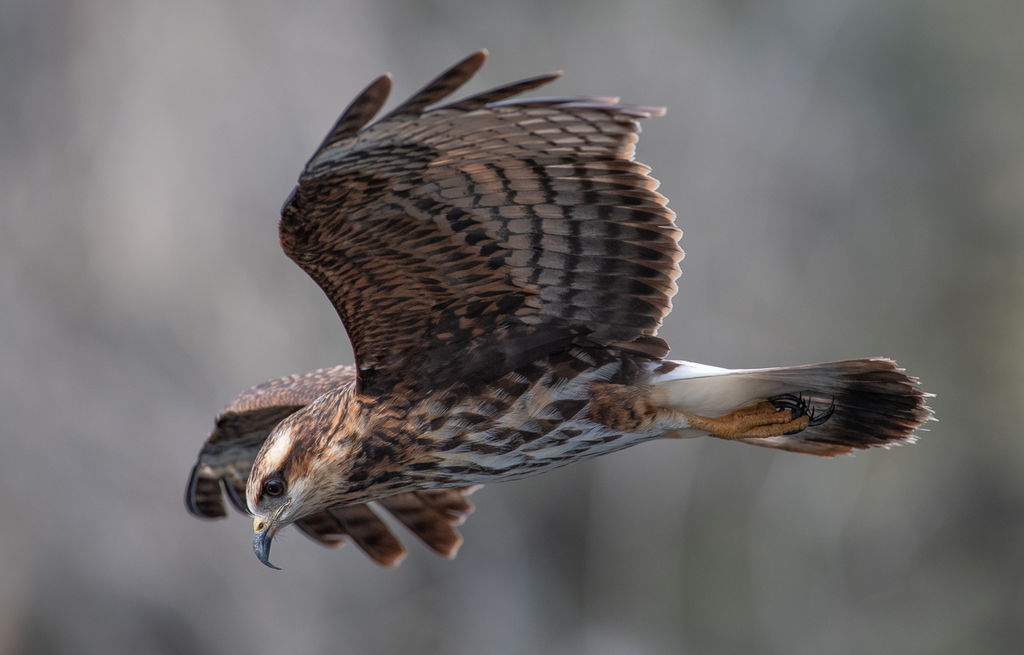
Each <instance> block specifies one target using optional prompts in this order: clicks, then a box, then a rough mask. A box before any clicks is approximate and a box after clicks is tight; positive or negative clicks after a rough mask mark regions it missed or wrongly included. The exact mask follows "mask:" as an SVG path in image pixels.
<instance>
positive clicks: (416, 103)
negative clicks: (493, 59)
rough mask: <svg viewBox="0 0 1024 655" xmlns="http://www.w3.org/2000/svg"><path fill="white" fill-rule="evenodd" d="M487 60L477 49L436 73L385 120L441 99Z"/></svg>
mask: <svg viewBox="0 0 1024 655" xmlns="http://www.w3.org/2000/svg"><path fill="white" fill-rule="evenodd" d="M486 60H487V51H486V50H478V51H476V52H474V53H473V54H471V55H470V56H468V57H466V58H465V59H463V60H462V61H460V62H459V63H457V64H455V65H454V66H452V67H451V68H449V69H448V70H446V71H445V72H443V73H441V74H440V75H438V76H437V77H436V78H434V80H433V81H431V82H430V83H429V84H427V85H426V86H425V87H423V88H422V89H420V90H419V91H417V92H416V93H415V94H413V96H412V97H411V98H409V99H408V100H406V101H405V102H403V103H402V104H400V105H399V106H398V107H396V108H395V109H394V110H392V111H391V112H390V113H389V114H388V115H387V116H385V120H386V119H388V118H393V117H395V116H404V115H409V114H413V115H414V114H419V113H421V112H422V111H423V110H424V109H426V108H427V107H429V106H430V105H432V104H434V103H436V102H439V101H440V100H443V99H444V98H446V97H448V96H449V95H451V94H452V93H454V92H455V91H456V90H457V89H458V88H459V87H461V86H462V85H463V84H465V83H466V82H468V81H469V79H470V78H472V77H473V76H474V75H475V74H476V72H477V71H478V70H480V67H481V66H483V65H484V61H486Z"/></svg>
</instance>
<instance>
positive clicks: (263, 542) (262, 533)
mask: <svg viewBox="0 0 1024 655" xmlns="http://www.w3.org/2000/svg"><path fill="white" fill-rule="evenodd" d="M252 530H253V532H252V552H254V553H256V557H257V558H258V559H259V560H260V561H261V562H263V563H264V564H266V565H267V566H269V567H270V568H272V569H275V570H277V571H280V570H281V567H279V566H274V565H273V564H271V563H270V542H271V540H273V538H274V530H272V529H271V527H270V525H268V524H267V522H266V521H264V520H263V519H261V518H259V517H257V518H255V519H253V522H252Z"/></svg>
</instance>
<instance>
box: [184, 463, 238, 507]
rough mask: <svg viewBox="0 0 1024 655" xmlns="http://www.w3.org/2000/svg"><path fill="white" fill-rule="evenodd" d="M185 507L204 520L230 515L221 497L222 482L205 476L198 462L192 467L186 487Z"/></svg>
mask: <svg viewBox="0 0 1024 655" xmlns="http://www.w3.org/2000/svg"><path fill="white" fill-rule="evenodd" d="M185 507H186V508H187V509H188V511H189V513H190V514H192V515H193V516H197V517H199V518H202V519H222V518H224V517H226V516H227V515H228V512H227V508H226V507H225V506H224V499H223V497H222V496H221V490H220V481H219V480H218V479H217V478H216V477H211V476H209V475H204V474H203V472H202V471H201V466H200V464H199V463H198V462H196V465H195V466H193V467H192V472H191V473H190V474H189V479H188V485H187V486H186V487H185Z"/></svg>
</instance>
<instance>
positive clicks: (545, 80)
mask: <svg viewBox="0 0 1024 655" xmlns="http://www.w3.org/2000/svg"><path fill="white" fill-rule="evenodd" d="M561 76H562V71H555V72H553V73H546V74H544V75H537V76H535V77H528V78H526V79H524V80H519V81H518V82H512V83H511V84H503V85H501V86H498V87H495V88H493V89H488V90H487V91H484V92H482V93H478V94H476V95H473V96H470V97H468V98H464V99H462V100H459V101H457V102H453V103H451V104H447V105H443V106H441V107H438V109H456V110H459V111H473V110H474V109H481V108H483V107H486V106H489V105H493V104H494V103H498V102H501V101H503V100H506V99H508V98H511V97H513V96H517V95H519V94H520V93H525V92H527V91H529V90H531V89H536V88H537V87H540V86H544V85H545V84H549V83H551V82H554V81H555V80H557V79H558V78H560V77H561Z"/></svg>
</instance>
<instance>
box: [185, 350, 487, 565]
mask: <svg viewBox="0 0 1024 655" xmlns="http://www.w3.org/2000/svg"><path fill="white" fill-rule="evenodd" d="M355 377H356V370H355V367H354V366H335V367H333V368H325V369H318V370H316V371H310V372H308V373H302V374H298V375H289V376H287V377H283V378H278V379H276V380H271V381H269V382H265V383H263V384H260V385H258V386H255V387H253V388H251V389H249V390H247V391H245V392H243V393H241V394H239V395H238V396H237V397H236V398H235V399H234V400H233V401H232V402H231V403H230V404H229V405H228V406H227V407H226V408H225V409H224V410H223V411H222V412H221V413H220V414H219V415H218V416H217V420H216V426H215V428H214V430H213V431H212V432H211V433H210V436H209V438H207V440H206V443H205V444H203V448H202V450H201V451H200V453H199V458H198V461H197V462H196V464H195V466H194V467H193V468H192V472H191V474H190V475H189V481H188V486H187V488H186V491H185V505H186V507H187V508H188V510H189V512H191V513H192V514H193V515H195V516H198V517H200V518H208V519H216V518H224V517H225V516H227V507H226V504H225V502H224V497H225V496H226V497H227V498H228V500H229V501H230V502H231V504H232V505H234V507H235V508H236V509H237V510H238V511H240V512H243V513H248V509H247V508H246V504H245V485H246V481H247V480H248V478H249V470H250V469H251V468H252V464H253V460H255V458H256V454H257V453H258V452H259V449H260V447H261V446H262V445H263V442H264V441H265V440H266V438H267V436H268V435H269V434H270V432H271V431H272V430H273V429H274V427H275V426H276V425H277V424H278V423H280V422H281V421H282V420H283V419H284V418H285V417H287V416H289V415H291V414H293V413H295V412H296V411H298V410H299V409H301V408H302V407H304V406H306V405H308V404H309V403H311V402H312V401H313V400H315V399H316V398H318V397H319V396H321V395H323V394H324V393H327V392H328V391H332V390H334V389H337V388H339V387H343V386H345V385H351V384H354V382H355ZM474 489H475V488H473V487H467V488H458V489H436V490H428V491H419V492H411V493H406V494H398V495H396V496H393V497H391V498H388V499H386V500H385V501H382V502H381V505H383V507H384V508H385V509H386V510H387V511H390V512H391V513H393V514H395V516H396V518H398V520H399V521H400V522H401V523H403V524H404V525H406V526H407V527H408V528H409V530H410V531H411V532H412V533H413V534H415V535H416V536H417V537H419V538H420V539H422V540H423V541H424V543H425V544H426V545H427V546H429V547H430V548H431V549H433V550H434V551H436V552H438V553H439V554H441V555H443V556H445V557H454V556H455V553H456V552H457V551H458V547H459V545H460V544H461V543H462V537H461V536H460V535H459V533H458V532H457V531H456V530H455V527H454V526H457V525H459V524H461V523H462V522H463V521H464V520H465V518H466V516H468V515H469V514H470V513H471V512H472V511H473V506H472V505H471V504H470V503H469V501H468V499H466V496H467V495H468V494H469V493H471V492H472V491H473V490H474ZM295 525H296V527H297V528H298V529H299V530H300V531H301V532H302V533H303V534H305V535H307V536H309V537H310V538H312V539H313V540H315V541H316V542H317V543H320V544H322V545H324V546H339V545H341V544H342V543H344V542H345V541H352V542H354V543H355V544H356V545H357V546H359V548H360V549H362V550H363V551H364V552H365V553H366V554H367V555H369V556H370V558H372V559H373V560H374V561H375V562H377V563H378V564H381V565H384V566H397V565H398V564H399V563H401V561H402V559H403V558H404V557H405V548H404V547H403V546H402V544H401V542H399V540H398V539H397V538H396V537H395V535H394V534H393V533H392V532H391V528H390V527H389V526H388V525H387V523H385V522H384V521H383V520H382V519H381V518H380V516H378V514H377V513H376V512H375V511H374V510H373V509H371V508H370V507H369V506H367V505H365V504H360V505H348V506H344V507H332V508H330V509H327V510H325V511H323V512H319V513H317V514H313V515H311V516H307V517H305V518H302V519H299V520H298V521H296V523H295Z"/></svg>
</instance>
